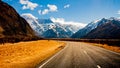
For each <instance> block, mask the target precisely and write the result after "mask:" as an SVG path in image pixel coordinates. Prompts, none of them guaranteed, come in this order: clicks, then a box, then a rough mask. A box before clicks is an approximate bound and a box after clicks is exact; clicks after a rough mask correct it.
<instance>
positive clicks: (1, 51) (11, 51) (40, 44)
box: [0, 40, 65, 68]
mask: <svg viewBox="0 0 120 68" xmlns="http://www.w3.org/2000/svg"><path fill="white" fill-rule="evenodd" d="M64 45H65V44H64V43H63V42H57V41H53V40H39V41H29V42H20V43H14V44H10V43H6V44H4V45H3V44H0V68H34V67H35V66H36V65H38V64H39V63H40V62H42V61H44V60H45V59H46V58H48V57H50V56H52V55H53V54H55V53H56V52H58V51H59V50H60V49H62V48H63V47H64Z"/></svg>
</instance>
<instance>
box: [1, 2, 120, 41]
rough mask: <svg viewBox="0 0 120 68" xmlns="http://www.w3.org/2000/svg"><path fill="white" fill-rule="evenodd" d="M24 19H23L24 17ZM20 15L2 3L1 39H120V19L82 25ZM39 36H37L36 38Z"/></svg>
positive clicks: (30, 15)
mask: <svg viewBox="0 0 120 68" xmlns="http://www.w3.org/2000/svg"><path fill="white" fill-rule="evenodd" d="M21 16H22V17H23V18H22V17H21ZM21 16H20V15H19V14H18V13H17V12H16V10H15V9H14V8H12V7H11V6H9V5H8V4H6V3H4V2H2V1H0V39H7V38H12V39H13V38H14V39H23V40H24V39H32V38H37V36H39V37H43V38H85V39H120V19H117V18H114V17H111V18H109V19H105V18H103V19H100V20H96V21H93V22H91V23H89V24H88V25H87V26H85V27H84V28H82V26H81V25H79V26H76V25H73V24H63V23H61V22H53V21H52V20H51V19H38V18H36V17H34V16H33V15H32V14H29V13H28V14H22V15H21ZM31 27H32V28H31ZM36 35H37V36H36Z"/></svg>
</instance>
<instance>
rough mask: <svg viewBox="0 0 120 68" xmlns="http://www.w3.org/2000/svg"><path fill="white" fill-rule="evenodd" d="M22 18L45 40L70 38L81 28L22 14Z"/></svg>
mask: <svg viewBox="0 0 120 68" xmlns="http://www.w3.org/2000/svg"><path fill="white" fill-rule="evenodd" d="M21 16H22V17H23V18H25V19H26V20H27V22H28V23H29V24H30V26H31V27H32V28H33V29H34V30H35V31H36V33H37V34H38V35H39V36H42V37H45V38H68V37H70V36H71V35H72V34H73V33H75V32H77V31H78V30H79V29H80V28H81V26H76V25H72V24H61V23H60V22H53V21H52V20H51V19H38V18H36V17H34V16H33V15H32V14H22V15H21Z"/></svg>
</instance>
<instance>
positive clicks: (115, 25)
mask: <svg viewBox="0 0 120 68" xmlns="http://www.w3.org/2000/svg"><path fill="white" fill-rule="evenodd" d="M108 20H109V21H108V22H107V23H105V24H102V25H100V26H99V27H97V28H95V29H94V30H92V31H91V32H89V33H88V34H87V35H85V36H84V37H83V38H87V39H88V38H89V39H120V20H119V19H116V18H109V19H108Z"/></svg>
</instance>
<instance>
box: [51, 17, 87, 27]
mask: <svg viewBox="0 0 120 68" xmlns="http://www.w3.org/2000/svg"><path fill="white" fill-rule="evenodd" d="M51 20H52V21H53V22H56V23H61V24H71V25H76V26H81V27H84V26H86V24H84V23H80V22H74V21H65V19H64V18H54V17H51Z"/></svg>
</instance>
